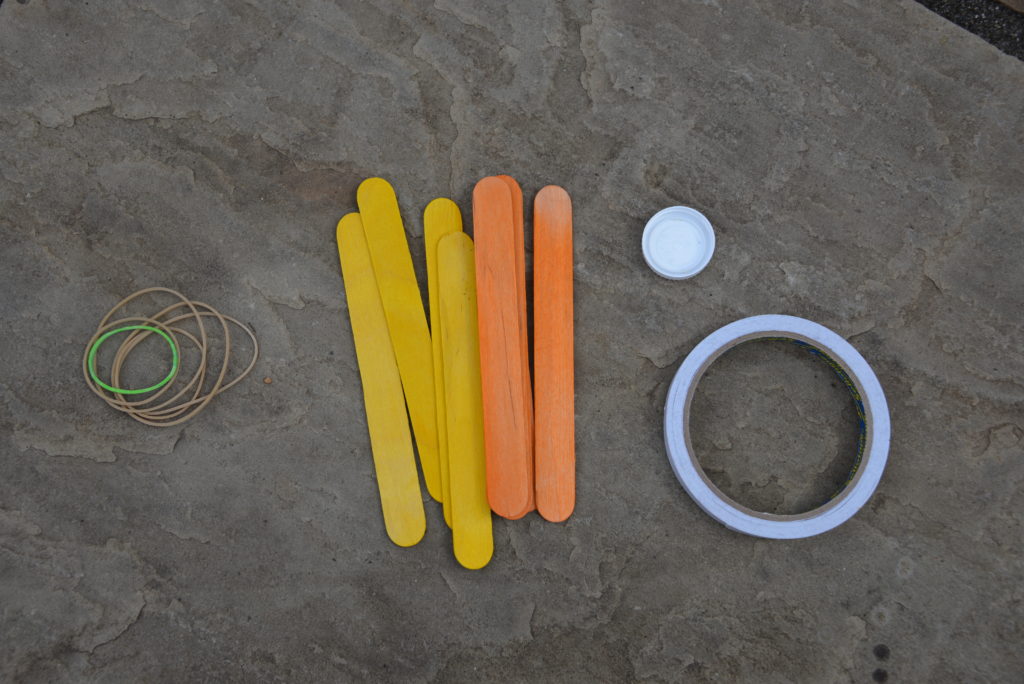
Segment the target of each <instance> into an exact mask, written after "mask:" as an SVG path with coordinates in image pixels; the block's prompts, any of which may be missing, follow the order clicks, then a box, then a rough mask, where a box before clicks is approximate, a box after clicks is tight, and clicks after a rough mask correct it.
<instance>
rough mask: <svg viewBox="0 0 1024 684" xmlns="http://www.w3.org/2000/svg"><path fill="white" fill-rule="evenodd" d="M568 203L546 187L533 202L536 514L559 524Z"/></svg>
mask: <svg viewBox="0 0 1024 684" xmlns="http://www.w3.org/2000/svg"><path fill="white" fill-rule="evenodd" d="M572 308H573V307H572V201H571V200H570V199H569V195H568V193H566V191H565V190H563V189H562V188H560V187H558V186H556V185H549V186H547V187H545V188H543V189H541V191H540V192H538V193H537V198H536V199H535V200H534V202H533V343H534V350H533V365H534V382H535V386H534V388H535V393H534V397H535V399H534V402H535V403H534V420H535V421H536V428H535V429H536V444H535V449H536V469H537V485H536V487H537V511H538V512H539V513H540V514H541V516H543V517H544V519H545V520H550V521H551V522H561V521H562V520H565V519H566V518H568V517H569V515H570V514H572V510H573V508H574V507H575V505H576V447H575V408H574V397H573V391H574V390H573V384H574V381H573V330H572Z"/></svg>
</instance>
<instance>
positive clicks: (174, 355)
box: [87, 325, 178, 394]
mask: <svg viewBox="0 0 1024 684" xmlns="http://www.w3.org/2000/svg"><path fill="white" fill-rule="evenodd" d="M128 330H149V331H150V332H155V333H156V334H157V335H159V336H160V337H162V338H164V341H165V342H167V344H168V345H169V346H170V347H171V372H170V373H168V374H167V377H166V378H164V379H163V380H161V381H160V382H158V383H156V384H155V385H152V386H151V387H144V388H142V389H121V388H119V387H111V386H110V385H108V384H107V383H105V382H103V381H102V380H100V379H99V377H98V376H97V375H96V351H97V350H98V349H99V348H100V345H101V344H103V342H104V340H106V339H107V338H108V337H110V336H111V335H116V334H117V333H121V332H126V331H128ZM87 363H88V366H89V375H90V376H91V377H92V379H93V380H94V381H95V382H96V384H97V385H99V386H100V387H102V388H103V389H105V390H107V391H108V392H114V393H116V394H145V393H146V392H152V391H153V390H158V389H160V388H161V387H163V386H164V385H166V384H167V383H169V382H170V381H171V380H173V379H174V376H175V374H176V373H177V372H178V345H176V344H174V340H172V339H171V336H170V335H168V334H167V333H165V332H164V331H163V330H161V329H160V328H154V327H153V326H151V325H126V326H124V327H122V328H116V329H114V330H110V331H108V332H105V333H103V334H102V335H100V338H99V339H98V340H96V341H95V342H94V343H93V345H92V347H91V348H90V349H89V359H88V362H87Z"/></svg>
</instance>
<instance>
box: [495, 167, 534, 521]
mask: <svg viewBox="0 0 1024 684" xmlns="http://www.w3.org/2000/svg"><path fill="white" fill-rule="evenodd" d="M497 177H498V178H500V179H501V180H503V181H505V185H507V186H508V189H509V191H510V192H511V193H512V228H513V229H514V232H513V235H514V236H515V250H516V297H517V299H518V300H519V349H520V351H521V352H522V356H523V392H524V395H525V396H524V399H523V401H524V406H525V407H526V435H527V438H528V439H529V442H528V447H527V448H528V449H529V455H528V457H527V458H528V461H529V465H530V482H533V477H534V473H533V468H534V466H533V387H532V383H531V382H530V339H529V329H528V327H527V326H528V324H527V316H526V230H525V229H524V228H523V190H522V188H520V187H519V183H517V182H516V180H515V178H513V177H512V176H504V175H502V176H497ZM535 508H537V504H536V502H535V501H534V493H533V487H530V501H529V503H528V504H527V506H526V510H527V511H532V510H534V509H535Z"/></svg>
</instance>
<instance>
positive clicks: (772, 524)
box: [665, 315, 890, 539]
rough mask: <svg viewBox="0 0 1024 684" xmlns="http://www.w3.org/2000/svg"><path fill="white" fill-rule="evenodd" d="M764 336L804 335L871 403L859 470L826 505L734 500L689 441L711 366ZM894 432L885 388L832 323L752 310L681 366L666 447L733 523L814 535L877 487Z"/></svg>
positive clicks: (750, 530)
mask: <svg viewBox="0 0 1024 684" xmlns="http://www.w3.org/2000/svg"><path fill="white" fill-rule="evenodd" d="M764 337H787V338H790V339H795V340H800V341H802V342H806V343H807V344H809V345H811V346H813V347H816V348H817V349H819V350H820V351H822V352H824V353H825V354H827V355H828V356H829V357H831V358H832V360H833V361H835V362H836V363H837V364H838V365H839V366H840V367H842V369H843V370H844V371H845V372H846V374H847V376H849V378H850V380H851V381H852V382H853V384H854V387H855V388H856V390H857V392H858V394H859V395H860V397H861V401H862V402H863V407H864V421H865V442H864V451H863V456H862V458H861V461H860V463H859V464H858V465H857V466H856V470H855V472H853V473H852V476H851V478H850V480H849V481H848V482H847V484H846V486H845V487H843V489H842V490H840V491H839V492H838V493H837V494H836V495H835V496H834V497H833V498H832V499H830V500H829V501H828V502H827V503H825V504H824V505H822V506H821V507H819V508H816V509H814V510H811V511H807V512H805V513H800V514H798V515H774V514H771V513H762V512H759V511H754V510H752V509H749V508H746V507H745V506H742V505H740V504H738V503H736V502H735V501H733V500H731V499H729V497H727V496H725V494H723V493H722V492H721V490H719V489H718V488H717V487H716V486H715V485H714V484H713V483H712V482H711V480H710V479H708V476H707V475H706V474H705V472H704V469H703V468H701V466H700V463H699V462H698V461H697V458H696V456H695V455H694V452H693V446H692V444H691V442H690V427H689V425H690V404H691V402H692V400H693V395H694V391H695V390H696V388H697V383H698V382H700V378H701V376H702V375H703V374H704V371H705V370H707V368H708V366H710V365H711V364H712V363H713V362H714V360H715V359H717V358H718V357H719V356H721V355H722V354H723V353H725V352H726V351H728V350H729V349H731V348H733V347H735V346H736V345H738V344H742V343H743V342H747V341H750V340H756V339H759V338H764ZM889 436H890V426H889V406H888V404H887V403H886V401H885V393H884V392H883V391H882V386H881V385H880V384H879V382H878V378H877V377H875V373H874V371H872V370H871V367H870V366H868V363H867V361H865V360H864V357H863V356H861V355H860V353H858V352H857V350H856V349H854V348H853V346H851V345H850V343H848V342H847V341H846V340H844V339H843V338H842V337H840V336H839V335H837V334H836V333H834V332H832V331H831V330H829V329H828V328H826V327H825V326H823V325H819V324H817V323H814V322H812V321H808V320H805V319H803V318H797V317H795V316H778V315H767V316H751V317H750V318H743V319H741V320H738V321H736V322H734V323H730V324H729V325H726V326H724V327H722V328H719V329H718V330H716V331H715V332H713V333H711V334H710V335H708V336H707V337H706V338H705V339H704V340H703V341H701V342H700V344H698V345H697V346H696V347H694V349H693V351H692V352H690V354H689V355H688V356H687V357H686V359H685V360H684V361H683V363H682V365H681V366H680V367H679V370H678V371H676V375H675V378H674V379H673V380H672V386H671V387H670V388H669V391H668V399H667V400H666V403H665V448H666V449H667V450H668V458H669V462H670V463H671V464H672V470H673V471H675V474H676V478H678V480H679V482H680V483H682V485H683V487H684V488H685V489H686V491H687V493H689V495H690V496H691V497H693V500H694V501H696V502H697V505H699V506H700V507H701V508H702V509H704V511H705V512H706V513H707V514H708V515H710V516H711V517H712V518H714V519H715V520H718V521H719V522H720V523H722V524H723V525H725V526H726V527H728V528H729V529H732V530H735V531H737V532H742V533H744V534H749V535H752V536H755V537H764V538H767V539H800V538H803V537H811V536H814V535H816V534H821V533H822V532H827V531H829V530H831V529H832V528H834V527H837V526H839V525H841V524H843V523H844V522H846V521H847V520H849V519H850V518H851V517H853V515H854V514H855V513H856V512H857V511H858V510H860V508H861V506H863V505H864V504H865V503H866V502H867V500H868V499H869V498H870V497H871V494H872V493H874V491H875V488H876V487H877V486H878V481H879V480H880V479H881V477H882V471H883V470H884V469H885V462H886V459H887V458H888V455H889Z"/></svg>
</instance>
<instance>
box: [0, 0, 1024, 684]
mask: <svg viewBox="0 0 1024 684" xmlns="http://www.w3.org/2000/svg"><path fill="white" fill-rule="evenodd" d="M0 74H2V78H0V126H2V131H3V137H2V139H0V208H2V210H0V226H2V232H0V240H2V244H3V250H2V256H0V259H2V265H3V273H4V281H5V284H4V292H5V297H4V298H3V301H2V302H0V312H2V314H3V318H4V320H5V322H6V325H5V326H4V328H3V330H2V332H0V335H2V339H3V349H4V353H3V354H2V355H0V369H2V373H0V378H2V383H3V394H2V397H3V402H4V406H5V411H4V412H3V414H2V416H0V420H2V424H3V430H2V431H0V440H2V448H3V459H2V461H0V606H2V609H0V633H2V634H3V639H2V640H0V679H4V680H10V681H24V682H37V681H38V682H42V681H186V680H189V681H206V680H212V681H338V680H342V681H354V680H377V681H426V680H430V681H438V682H448V681H467V680H481V679H482V680H498V681H528V680H529V681H551V682H566V681H581V682H582V681H586V682H590V681H630V680H638V681H756V682H775V681H778V682H784V681H800V682H823V681H830V682H831V681H840V682H841V681H851V682H862V681H869V680H870V679H871V677H872V675H873V673H875V671H876V670H884V671H885V672H886V673H887V674H888V677H889V681H1010V680H1013V679H1015V678H1016V677H1018V676H1019V673H1020V672H1021V671H1022V670H1024V656H1022V655H1021V652H1020V649H1019V644H1020V643H1021V641H1022V638H1024V634H1022V631H1024V627H1022V608H1021V601H1022V599H1024V592H1022V589H1021V587H1022V586H1024V572H1022V565H1021V563H1022V548H1021V546H1022V528H1021V523H1022V517H1024V510H1022V509H1024V494H1022V493H1021V484H1022V479H1024V464H1022V456H1024V417H1022V414H1021V407H1022V401H1024V386H1022V382H1021V380H1020V378H1021V377H1022V376H1024V354H1022V352H1021V339H1022V337H1021V334H1022V323H1021V320H1022V316H1021V314H1022V307H1021V293H1022V292H1024V270H1022V269H1021V267H1020V264H1021V262H1022V260H1024V232H1022V225H1021V223H1022V218H1021V217H1022V216H1024V194H1022V193H1021V188H1024V164H1022V163H1021V159H1022V144H1024V123H1022V122H1024V65H1022V64H1021V63H1020V62H1018V61H1016V60H1014V59H1012V58H1010V57H1007V56H1004V55H1001V54H1000V53H999V52H998V51H996V50H995V48H992V47H990V46H988V45H987V44H985V43H983V42H982V41H980V40H979V39H977V38H975V37H973V36H971V35H970V34H968V33H966V32H964V31H962V30H960V29H958V28H956V27H955V26H952V25H950V24H947V23H946V22H945V21H943V20H942V19H941V18H939V17H937V16H935V15H933V14H931V13H930V12H928V11H927V10H926V9H924V8H922V7H920V6H919V5H917V4H916V3H913V2H910V1H909V0H895V1H893V2H884V3H880V2H868V1H866V0H848V1H845V2H843V1H840V0H828V1H826V2H813V3H812V2H803V3H780V2H769V1H768V0H761V1H759V2H754V3H744V4H743V6H742V7H741V6H740V4H739V3H726V2H716V1H715V0H686V1H683V2H679V3H653V2H647V3H616V2H612V1H611V0H605V1H603V2H594V3H586V2H581V1H571V2H535V3H520V4H510V3H479V2H473V1H471V0H437V2H435V3H434V4H433V5H427V4H425V3H400V2H393V1H389V0H374V1H373V2H362V3H336V2H326V1H316V0H285V1H282V0H277V1H275V2H269V1H267V2H259V1H256V0H223V1H220V2H199V1H198V0H191V1H184V0H183V1H181V2H175V3H166V2H160V1H158V0H140V1H138V2H127V1H126V0H120V1H115V0H110V1H109V2H102V3H100V2H88V3H87V2H71V1H70V0H66V1H64V2H60V1H57V0H31V1H30V2H27V3H24V4H22V3H19V2H12V1H8V2H4V3H3V4H2V5H0ZM503 172H504V173H510V174H512V175H513V176H515V177H516V178H518V179H519V180H520V181H521V183H522V184H523V186H524V189H525V190H526V193H527V196H528V197H532V194H533V193H534V192H535V191H536V190H537V189H538V188H539V187H541V186H542V185H544V184H547V183H557V184H561V185H563V186H565V187H566V188H567V189H568V190H569V192H570V194H571V195H572V197H573V200H574V209H575V215H576V244H575V249H576V316H577V323H576V325H577V352H576V353H577V412H578V436H577V453H578V478H579V480H578V505H577V510H576V513H575V515H574V516H573V517H572V518H571V519H570V521H569V522H568V523H566V524H563V525H552V524H548V523H545V522H543V521H542V520H540V519H539V518H538V517H537V516H536V515H535V514H531V515H530V516H528V517H527V518H525V519H523V520H520V521H516V522H507V521H503V520H497V521H496V522H495V528H494V529H495V540H496V552H495V558H494V560H493V561H492V563H491V564H490V566H488V568H487V569H486V570H484V571H482V572H478V573H470V572H467V571H464V570H462V569H461V568H460V567H459V566H458V565H457V564H456V563H455V561H454V559H453V558H452V555H451V551H450V537H449V534H448V532H447V530H446V529H445V528H444V524H443V522H442V520H441V518H440V516H439V512H438V510H437V507H436V505H434V504H432V503H428V504H427V510H428V533H427V536H426V538H425V539H424V541H423V542H421V543H420V544H419V545H418V546H417V547H415V548H412V549H399V548H397V547H395V546H393V545H391V544H390V542H388V541H387V538H386V537H385V535H384V531H383V524H382V521H381V519H380V514H379V506H378V501H377V494H376V489H375V484H374V479H373V471H372V465H371V460H370V454H369V451H368V438H367V434H366V429H365V419H364V415H363V409H362V403H361V394H360V385H359V377H358V369H357V367H356V364H355V359H354V352H353V347H352V342H351V338H350V332H349V327H348V320H347V313H346V309H345V301H344V297H343V294H342V287H341V278H340V273H339V269H338V265H337V257H336V251H335V247H334V242H333V239H334V224H335V222H336V220H337V219H338V218H339V216H340V215H341V214H342V213H344V212H346V211H350V210H352V209H354V208H355V188H356V186H357V184H358V183H359V181H360V180H362V179H363V178H364V177H367V176H370V175H381V176H384V177H386V178H388V179H390V180H391V181H392V182H393V183H394V185H395V187H396V188H397V190H398V193H399V199H400V202H401V205H402V208H403V211H404V213H405V217H406V219H407V228H408V232H409V234H410V236H411V247H412V250H413V254H414V257H415V258H416V260H417V264H418V268H419V273H420V275H421V277H422V276H423V274H424V270H425V269H424V268H423V266H422V264H423V261H422V241H421V240H420V236H421V235H422V228H421V222H420V220H419V216H420V212H421V211H422V209H423V207H424V206H426V204H427V202H428V201H430V200H431V199H433V198H434V197H437V196H451V197H452V198H453V199H455V200H456V201H457V202H459V204H460V206H461V207H462V209H463V211H464V212H468V210H469V193H470V188H471V186H472V184H473V183H474V182H475V181H476V180H477V179H479V178H480V177H482V176H485V175H488V174H492V173H503ZM672 204H687V205H690V206H694V207H697V208H699V209H700V210H702V211H703V212H704V213H706V214H707V215H708V216H709V218H710V219H711V221H712V223H713V224H714V225H715V227H716V230H717V235H718V251H717V253H716V255H715V258H714V260H713V261H712V262H711V264H710V266H709V267H708V269H707V270H706V271H705V272H704V273H702V274H701V275H700V276H698V277H697V278H695V279H694V280H691V281H687V282H669V281H664V280H660V279H658V278H657V277H656V276H654V275H653V274H652V273H651V272H650V271H649V270H648V269H647V268H646V267H645V266H644V264H643V260H642V257H641V255H640V250H639V236H640V232H641V231H642V229H643V225H644V222H645V220H646V219H647V217H649V216H650V215H651V214H653V213H654V212H655V211H656V210H658V209H660V208H662V207H664V206H668V205H672ZM151 285H165V286H170V287H175V288H177V289H180V290H182V291H184V292H186V293H188V294H190V295H191V296H193V297H196V298H200V299H202V300H204V301H208V302H210V303H212V304H213V305H214V306H216V307H217V308H219V309H220V310H222V311H224V312H225V313H229V314H232V315H235V316H238V317H239V318H240V319H241V320H243V321H246V322H248V323H249V324H251V325H252V326H253V327H254V328H255V330H256V331H257V333H258V335H259V338H260V342H261V344H262V347H263V356H262V358H261V361H260V362H259V365H258V366H257V369H256V372H255V375H254V377H253V378H251V379H249V380H247V381H245V382H243V383H242V384H241V385H240V386H238V387H237V388H235V389H233V390H232V391H230V392H229V393H228V394H225V395H224V396H222V397H219V398H218V400H217V401H215V402H214V404H213V405H212V406H211V407H210V408H209V409H208V411H207V412H205V413H203V414H201V415H200V416H199V417H198V418H197V419H196V420H194V421H193V422H191V423H188V424H187V425H185V426H184V427H182V428H175V429H167V430H156V429H152V428H148V427H144V426H141V425H136V424H134V423H133V422H132V421H130V420H128V419H127V418H125V417H123V416H121V415H118V414H115V413H113V412H111V411H110V410H109V409H108V408H107V407H106V406H105V405H104V404H102V402H100V401H98V400H97V399H96V398H95V397H93V396H92V395H91V394H89V392H88V390H87V389H86V387H85V385H84V383H83V382H82V379H81V377H80V363H81V361H80V354H81V351H82V349H81V347H82V345H83V344H84V342H85V340H86V339H87V338H88V336H89V334H90V333H91V332H92V329H93V327H94V325H95V323H96V322H97V321H98V320H99V318H100V317H101V316H102V314H103V313H104V312H105V311H106V310H107V309H108V308H109V307H110V306H111V305H113V304H114V303H115V302H116V301H117V300H118V299H120V298H121V297H122V296H124V295H126V294H128V293H130V292H132V291H134V290H136V289H138V288H141V287H145V286H151ZM760 313H788V314H794V315H799V316H804V317H807V318H810V319H812V320H815V321H818V322H820V323H822V324H824V325H826V326H828V327H830V328H832V329H834V330H836V331H838V332H839V333H840V334H842V335H844V336H846V337H847V338H848V339H850V340H851V342H852V343H853V344H854V345H855V346H856V347H857V348H858V349H859V350H860V351H861V352H862V353H863V354H864V356H865V357H866V358H867V359H868V360H869V361H870V362H871V364H872V365H873V367H874V368H875V370H876V372H877V374H878V375H879V378H880V379H881V381H882V384H883V386H884V387H885V389H886V391H887V394H888V398H889V403H890V407H891V410H892V419H893V443H892V449H891V455H890V465H889V467H888V470H887V471H886V474H885V476H884V478H883V480H882V483H881V486H880V488H879V491H878V492H877V493H876V495H875V496H874V497H873V498H872V500H871V501H870V503H869V504H868V506H866V507H865V509H864V510H862V511H861V513H860V514H859V515H858V516H857V517H855V518H854V519H853V520H852V521H850V522H849V523H847V524H846V525H844V526H843V527H841V528H839V529H837V530H835V531H833V532H831V533H829V534H827V535H824V536H822V537H819V538H814V539H810V540H804V541H799V542H770V541H764V540H757V539H752V538H747V537H743V536H740V535H737V534H734V533H731V532H729V531H728V530H726V529H724V528H723V527H721V526H720V525H719V524H718V523H716V522H714V521H713V520H711V519H710V518H708V517H707V516H706V515H705V514H704V513H702V512H701V511H700V510H699V509H698V508H697V507H696V506H695V505H694V504H693V503H692V502H691V501H690V500H689V499H688V498H687V496H686V495H685V493H684V492H683V490H682V489H681V487H680V486H679V485H678V483H677V482H676V481H675V479H674V477H673V476H672V472H671V470H670V468H669V466H668V463H667V461H666V459H665V456H664V449H663V446H662V439H661V418H662V417H661V410H662V407H663V403H664V398H665V393H666V390H667V386H668V383H669V382H670V380H671V378H672V375H673V373H674V371H675V368H676V367H677V365H678V363H679V362H680V361H681V360H682V358H683V357H684V356H685V354H686V353H687V352H688V351H689V350H690V349H691V348H692V347H693V346H694V345H695V344H696V343H697V342H698V341H699V340H700V339H701V338H702V337H704V336H705V335H706V334H708V333H709V332H711V331H712V330H714V329H715V328H717V327H719V326H721V325H724V324H726V323H728V322H730V321H732V320H735V319H737V318H740V317H743V316H748V315H754V314H760ZM264 376H269V377H271V378H273V384H270V385H265V384H263V383H262V382H260V381H259V378H262V377H264ZM834 384H835V381H834V379H833V378H832V377H831V376H830V373H829V371H828V370H827V368H823V367H822V366H820V365H819V364H817V362H815V361H813V360H810V359H808V358H804V357H802V356H800V355H798V354H796V353H795V352H793V351H792V350H789V349H788V348H787V349H782V348H776V346H775V345H773V344H772V343H764V344H755V345H751V346H750V347H748V348H744V349H740V350H737V351H736V352H733V353H731V354H729V355H728V356H726V357H725V358H723V359H722V360H721V361H720V362H719V363H718V364H716V366H714V367H713V368H712V371H711V372H710V374H709V377H708V378H707V381H706V383H704V384H703V385H702V388H701V392H700V394H699V396H698V399H697V402H696V405H695V409H694V410H695V413H694V416H693V429H694V436H695V439H696V440H697V444H698V448H699V450H700V452H701V455H702V459H703V461H704V463H705V465H706V466H707V468H708V470H709V472H710V473H711V475H712V477H714V478H715V479H716V482H718V483H719V485H720V486H722V487H723V488H724V489H725V490H726V491H728V492H729V493H730V494H732V495H734V496H736V497H737V498H739V499H740V500H741V501H744V502H747V503H749V504H751V505H755V506H760V507H762V508H764V509H767V510H776V511H780V512H784V511H791V510H799V509H801V508H806V507H807V506H810V505H813V504H814V502H815V501H820V500H821V498H822V497H823V496H827V495H828V494H829V493H830V489H831V488H832V487H833V486H834V485H835V483H836V481H841V480H842V477H843V475H844V474H845V472H846V469H847V468H849V465H850V463H851V461H852V453H851V452H852V444H853V439H854V437H853V427H852V425H853V424H852V420H853V417H852V409H851V407H850V406H849V405H848V404H849V400H848V398H847V397H846V396H844V394H843V391H842V389H841V386H840V387H834V386H833V385H834ZM879 644H885V645H886V646H887V647H888V649H889V653H890V655H889V656H888V657H886V658H885V659H879V658H878V657H876V656H875V655H874V654H873V649H874V647H875V646H876V645H879ZM883 652H884V651H883ZM879 676H880V675H879Z"/></svg>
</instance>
